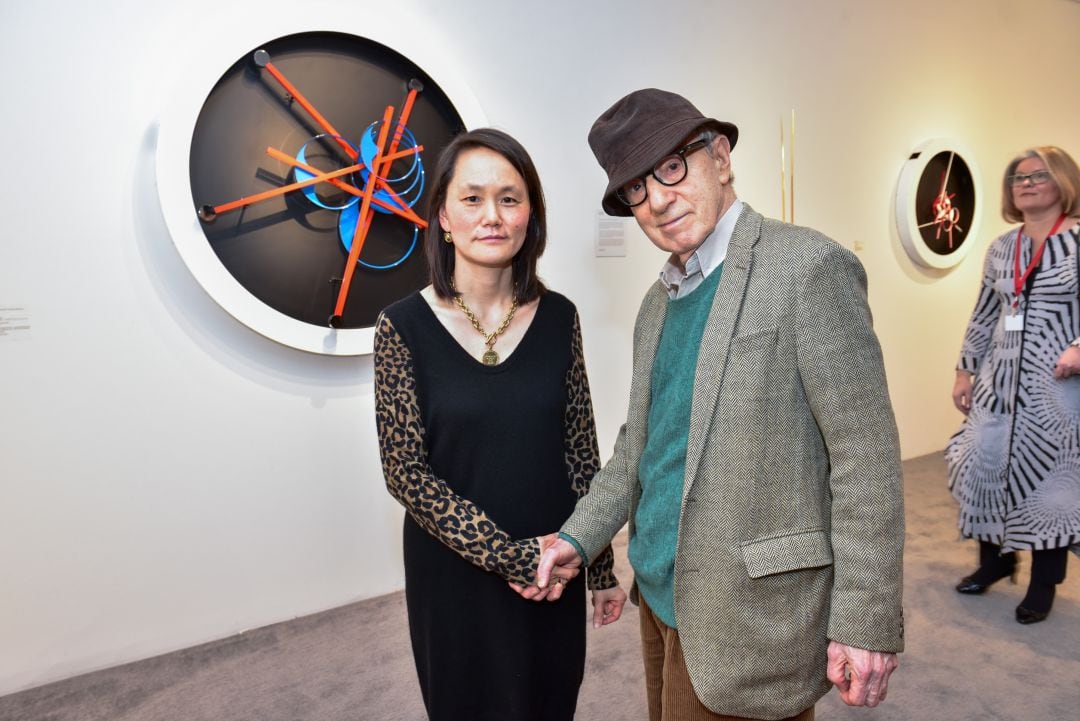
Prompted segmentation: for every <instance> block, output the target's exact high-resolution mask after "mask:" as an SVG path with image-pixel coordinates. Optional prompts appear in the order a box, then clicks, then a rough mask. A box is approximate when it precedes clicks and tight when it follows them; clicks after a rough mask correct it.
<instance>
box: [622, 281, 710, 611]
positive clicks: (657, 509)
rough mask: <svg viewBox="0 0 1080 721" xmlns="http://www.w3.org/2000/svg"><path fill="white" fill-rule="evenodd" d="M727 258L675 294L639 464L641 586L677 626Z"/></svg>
mask: <svg viewBox="0 0 1080 721" xmlns="http://www.w3.org/2000/svg"><path fill="white" fill-rule="evenodd" d="M721 270H723V264H721V266H720V267H719V268H717V269H716V270H714V271H713V272H712V273H710V274H709V276H708V277H707V278H705V280H704V281H703V282H702V283H701V285H699V286H698V287H697V288H695V289H694V290H693V292H691V293H690V295H687V296H685V297H683V298H679V299H678V300H669V301H668V306H667V314H666V316H665V318H664V330H663V332H662V334H661V336H660V345H659V346H658V347H657V349H656V357H655V358H654V359H653V366H652V392H651V398H650V399H649V427H648V435H647V437H646V439H645V448H644V450H643V451H642V453H641V461H640V463H639V464H638V478H639V480H640V482H641V500H640V501H639V502H638V506H637V511H636V512H635V514H634V535H633V536H632V537H631V538H630V546H629V549H628V555H629V557H630V565H631V566H633V568H634V574H635V580H636V581H637V585H638V591H639V592H640V593H641V595H642V596H644V597H645V602H646V603H648V604H649V608H651V609H652V611H653V613H655V614H656V616H657V618H659V619H660V620H661V621H663V622H664V623H665V624H667V625H668V626H669V627H671V628H676V626H675V546H676V543H677V541H678V535H679V514H680V509H681V508H682V493H683V484H684V478H685V476H686V443H687V439H688V437H689V434H690V403H691V401H692V399H693V395H694V371H695V369H696V368H697V361H698V350H699V349H700V346H701V335H702V333H704V331H705V323H706V321H707V320H708V319H709V310H710V309H711V308H712V303H713V298H714V297H715V295H716V288H717V286H718V285H719V282H720V271H721Z"/></svg>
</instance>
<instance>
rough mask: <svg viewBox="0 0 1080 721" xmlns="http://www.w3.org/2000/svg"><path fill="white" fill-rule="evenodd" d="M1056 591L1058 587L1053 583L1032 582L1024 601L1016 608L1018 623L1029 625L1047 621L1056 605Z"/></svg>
mask: <svg viewBox="0 0 1080 721" xmlns="http://www.w3.org/2000/svg"><path fill="white" fill-rule="evenodd" d="M1056 590H1057V587H1056V586H1055V585H1054V584H1052V583H1039V582H1037V581H1032V582H1031V585H1030V586H1028V590H1027V595H1025V596H1024V600H1023V601H1021V602H1020V605H1019V606H1017V607H1016V622H1017V623H1022V624H1024V625H1027V624H1029V623H1038V622H1039V621H1045V620H1046V617H1047V616H1049V615H1050V609H1051V608H1052V607H1053V605H1054V595H1055V591H1056Z"/></svg>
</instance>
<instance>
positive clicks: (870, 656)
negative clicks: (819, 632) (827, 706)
mask: <svg viewBox="0 0 1080 721" xmlns="http://www.w3.org/2000/svg"><path fill="white" fill-rule="evenodd" d="M897 665H898V664H897V662H896V654H895V653H885V652H884V651H866V650H864V649H861V648H853V647H851V646H845V645H844V644H842V643H837V642H836V641H829V664H828V669H827V671H826V673H827V675H828V677H829V680H830V681H832V682H833V684H835V685H836V688H837V689H839V691H840V698H841V699H843V701H844V703H846V704H847V705H848V706H871V707H872V706H877V705H878V704H879V703H881V702H882V701H884V700H885V694H886V692H887V691H888V688H889V676H890V675H892V672H893V671H895V670H896V667H897Z"/></svg>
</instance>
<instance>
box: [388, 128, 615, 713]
mask: <svg viewBox="0 0 1080 721" xmlns="http://www.w3.org/2000/svg"><path fill="white" fill-rule="evenodd" d="M434 175H435V180H434V188H433V189H432V201H431V206H430V210H429V213H428V223H429V225H428V228H427V231H426V235H425V240H424V243H425V251H426V254H427V259H428V265H429V266H430V269H431V285H430V286H428V287H427V288H425V289H424V290H422V291H420V292H418V293H414V294H413V295H411V296H409V297H407V298H405V299H404V300H401V301H398V302H397V303H394V304H393V305H391V306H390V307H388V308H387V309H386V310H385V311H384V312H383V314H382V315H381V316H380V318H379V320H378V323H377V327H376V336H375V398H376V415H377V423H378V430H379V442H380V450H381V453H382V461H383V472H384V474H385V476H386V484H387V487H388V488H389V490H390V492H391V493H392V494H393V495H394V497H395V498H397V499H398V500H399V501H400V502H401V503H402V505H404V506H405V509H406V511H407V515H406V518H405V530H404V551H405V598H406V605H407V607H408V613H409V631H410V635H411V637H412V646H413V654H414V657H415V660H416V668H417V672H418V674H419V677H420V688H421V691H422V693H423V697H424V703H425V705H426V707H427V710H428V715H429V717H430V718H431V719H432V721H442V720H443V719H446V720H454V721H456V720H460V719H469V720H470V721H481V720H483V719H491V720H492V721H495V720H496V719H497V720H498V721H514V720H517V719H520V720H523V721H524V720H530V721H531V720H533V719H535V720H537V721H539V720H544V721H548V720H550V721H556V720H564V719H572V718H573V716H574V709H575V706H576V704H577V693H578V687H579V686H580V684H581V678H582V674H583V673H584V666H585V625H584V621H585V619H584V601H585V584H584V581H585V579H582V578H578V579H574V580H570V578H569V575H570V572H567V573H566V574H565V575H564V576H563V577H562V578H560V583H565V586H561V585H559V584H556V585H555V586H549V589H550V591H549V592H550V594H551V596H550V597H549V600H552V599H558V597H559V596H560V595H561V596H563V598H562V600H560V601H558V602H557V603H543V604H535V603H531V602H529V601H526V600H523V599H522V598H520V597H519V596H518V595H517V594H515V593H514V591H512V590H511V588H509V587H508V583H509V584H513V585H516V586H518V587H521V586H523V585H527V584H531V583H533V581H534V578H533V572H534V569H535V566H536V563H537V561H538V560H539V555H540V552H541V550H542V547H546V544H548V543H550V542H551V540H552V539H553V537H552V536H547V537H539V536H540V534H542V533H546V532H549V531H551V530H552V529H555V528H558V527H559V526H560V525H561V524H562V522H563V521H564V520H565V519H566V517H567V516H569V515H570V512H571V511H572V510H573V507H574V504H575V502H576V499H577V498H578V497H580V496H581V495H584V494H585V493H586V492H587V490H588V484H589V481H590V480H591V478H592V476H593V474H594V473H595V472H596V470H597V469H598V468H599V467H600V463H599V459H598V452H597V444H596V434H595V429H594V426H593V416H592V403H591V400H590V397H589V388H588V381H587V379H586V376H585V364H584V361H583V358H582V353H581V334H580V329H579V323H578V317H577V312H576V310H575V309H574V306H573V304H572V303H570V301H568V300H567V299H566V298H564V297H563V296H561V295H559V294H558V293H554V292H550V291H547V290H546V289H545V288H544V285H543V284H542V283H541V282H540V279H539V278H538V277H537V276H536V263H537V259H538V258H539V257H540V254H541V253H542V252H543V251H544V245H545V243H546V229H547V223H546V218H545V213H544V197H543V191H542V190H541V187H540V179H539V177H538V176H537V174H536V169H535V167H534V166H533V163H532V160H531V159H530V158H529V155H528V153H526V152H525V149H524V148H522V147H521V145H520V144H519V143H518V142H517V141H516V140H514V139H513V138H511V137H510V136H508V135H506V134H505V133H502V132H500V131H498V130H492V129H480V130H474V131H471V132H468V133H464V134H462V135H459V136H458V137H457V138H455V139H454V140H453V141H452V142H451V143H450V144H449V145H448V146H447V147H446V149H445V150H444V151H443V153H442V155H441V156H440V158H439V162H438V164H437V167H436V170H435V174H434ZM514 539H522V540H514ZM575 573H576V572H575ZM587 585H588V587H589V588H590V589H592V591H593V605H594V606H595V607H596V616H595V617H594V624H595V625H603V624H606V623H611V622H612V621H615V620H616V619H617V618H618V617H619V615H620V613H621V611H622V606H623V603H624V602H625V599H626V594H625V593H623V592H622V590H620V589H619V587H618V585H617V581H616V579H615V576H614V575H613V573H612V556H611V549H610V548H609V549H607V550H606V551H605V553H604V554H602V556H601V557H600V558H598V559H597V560H596V562H595V563H594V564H593V565H592V566H591V567H590V568H589V569H588V573H587Z"/></svg>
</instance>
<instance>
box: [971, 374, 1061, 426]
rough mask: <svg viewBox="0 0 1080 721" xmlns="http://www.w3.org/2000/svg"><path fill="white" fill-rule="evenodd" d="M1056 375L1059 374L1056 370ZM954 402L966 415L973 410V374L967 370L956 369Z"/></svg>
mask: <svg viewBox="0 0 1080 721" xmlns="http://www.w3.org/2000/svg"><path fill="white" fill-rule="evenodd" d="M1059 363H1060V361H1059ZM1054 375H1057V371H1056V370H1055V372H1054ZM952 402H953V405H955V406H956V410H958V411H960V412H961V413H963V414H964V415H965V416H966V415H967V414H968V412H970V411H971V374H970V373H968V372H967V371H956V382H955V383H953V388H952Z"/></svg>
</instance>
